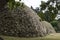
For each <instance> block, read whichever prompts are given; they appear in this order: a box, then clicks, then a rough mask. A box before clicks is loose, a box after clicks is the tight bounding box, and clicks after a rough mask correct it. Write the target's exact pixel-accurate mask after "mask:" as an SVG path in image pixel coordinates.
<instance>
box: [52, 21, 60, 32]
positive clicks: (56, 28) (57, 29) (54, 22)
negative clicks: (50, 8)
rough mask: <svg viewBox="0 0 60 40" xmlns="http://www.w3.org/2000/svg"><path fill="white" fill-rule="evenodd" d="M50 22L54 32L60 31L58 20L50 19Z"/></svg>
mask: <svg viewBox="0 0 60 40" xmlns="http://www.w3.org/2000/svg"><path fill="white" fill-rule="evenodd" d="M51 24H52V26H53V27H54V29H55V30H56V32H58V31H60V28H59V26H58V21H52V22H51Z"/></svg>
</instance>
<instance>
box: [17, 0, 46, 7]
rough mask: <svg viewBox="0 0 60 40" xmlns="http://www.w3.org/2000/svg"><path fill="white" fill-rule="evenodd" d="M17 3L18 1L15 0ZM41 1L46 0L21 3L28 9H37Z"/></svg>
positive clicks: (26, 0)
mask: <svg viewBox="0 0 60 40" xmlns="http://www.w3.org/2000/svg"><path fill="white" fill-rule="evenodd" d="M16 1H18V0H16ZM41 1H45V2H46V1H47V0H22V2H24V4H25V5H27V6H28V7H31V6H32V7H33V8H36V7H39V5H40V4H41Z"/></svg>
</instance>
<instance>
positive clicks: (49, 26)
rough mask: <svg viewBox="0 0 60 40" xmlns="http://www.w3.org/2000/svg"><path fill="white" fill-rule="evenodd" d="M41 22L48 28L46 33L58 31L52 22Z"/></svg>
mask: <svg viewBox="0 0 60 40" xmlns="http://www.w3.org/2000/svg"><path fill="white" fill-rule="evenodd" d="M41 23H42V25H43V26H44V28H45V29H46V34H50V33H56V32H55V29H54V28H53V26H52V25H51V24H50V23H48V22H47V21H42V22H41Z"/></svg>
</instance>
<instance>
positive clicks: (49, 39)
mask: <svg viewBox="0 0 60 40" xmlns="http://www.w3.org/2000/svg"><path fill="white" fill-rule="evenodd" d="M0 37H2V38H3V39H4V40H60V33H55V34H50V35H47V36H46V37H35V38H20V37H10V36H0Z"/></svg>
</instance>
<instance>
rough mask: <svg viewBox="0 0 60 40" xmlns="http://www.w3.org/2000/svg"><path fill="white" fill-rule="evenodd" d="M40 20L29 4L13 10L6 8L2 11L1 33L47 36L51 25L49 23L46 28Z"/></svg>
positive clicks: (21, 35)
mask: <svg viewBox="0 0 60 40" xmlns="http://www.w3.org/2000/svg"><path fill="white" fill-rule="evenodd" d="M40 20H41V18H40V17H39V16H38V15H37V13H35V12H34V11H33V10H32V9H30V8H29V7H27V6H26V7H24V8H22V9H20V8H16V9H14V10H11V11H9V10H8V9H5V10H4V11H3V12H0V34H4V35H10V36H20V37H36V36H45V35H47V34H48V33H46V28H47V31H48V32H49V31H50V30H49V28H50V26H49V24H47V25H48V27H46V28H44V26H43V25H45V24H44V23H41V21H40ZM42 24H43V25H42ZM52 30H53V29H52ZM52 30H51V31H52ZM49 33H50V32H49Z"/></svg>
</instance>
